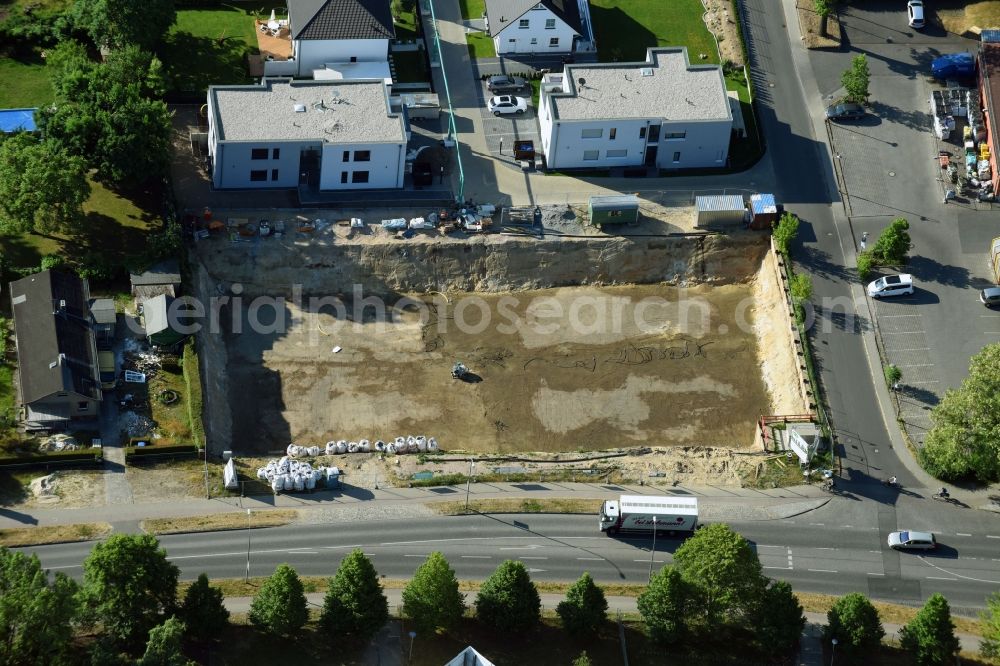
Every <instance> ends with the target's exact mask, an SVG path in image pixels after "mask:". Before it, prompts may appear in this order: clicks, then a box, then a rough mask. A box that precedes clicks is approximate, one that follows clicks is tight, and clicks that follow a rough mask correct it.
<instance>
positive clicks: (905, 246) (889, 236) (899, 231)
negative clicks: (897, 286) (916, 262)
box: [872, 217, 913, 264]
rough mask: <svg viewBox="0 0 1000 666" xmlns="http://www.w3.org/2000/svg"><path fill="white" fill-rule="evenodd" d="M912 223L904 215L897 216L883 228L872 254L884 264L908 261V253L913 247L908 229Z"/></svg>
mask: <svg viewBox="0 0 1000 666" xmlns="http://www.w3.org/2000/svg"><path fill="white" fill-rule="evenodd" d="M909 228H910V223H909V222H907V221H906V218H904V217H897V218H896V219H895V220H893V221H892V224H890V225H889V226H888V227H886V228H885V229H883V230H882V233H881V234H879V237H878V240H877V241H875V247H874V248H872V256H873V257H874V258H875V260H876V261H878V262H879V263H882V264H901V263H903V262H904V261H906V253H907V252H909V251H910V248H911V247H913V242H912V241H911V240H910V234H909V231H908V229H909Z"/></svg>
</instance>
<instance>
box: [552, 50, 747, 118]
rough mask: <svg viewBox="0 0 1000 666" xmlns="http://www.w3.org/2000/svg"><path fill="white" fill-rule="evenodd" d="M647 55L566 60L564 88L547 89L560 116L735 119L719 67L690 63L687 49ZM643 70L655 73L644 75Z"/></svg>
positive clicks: (556, 112) (650, 52)
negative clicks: (578, 61)
mask: <svg viewBox="0 0 1000 666" xmlns="http://www.w3.org/2000/svg"><path fill="white" fill-rule="evenodd" d="M646 58H647V61H646V62H632V63H608V64H604V65H599V64H595V65H586V64H580V65H567V66H566V69H565V72H566V74H565V75H564V79H568V80H567V81H566V83H565V84H564V86H565V87H564V92H563V93H547V94H549V95H551V97H550V99H551V101H552V108H553V110H554V111H555V114H556V117H558V118H559V119H561V120H586V119H601V118H664V119H666V120H724V119H726V118H732V111H731V109H730V107H729V99H728V98H727V97H726V83H725V81H724V79H723V77H722V68H721V67H719V66H718V65H691V64H690V63H689V62H688V55H687V49H686V48H659V49H649V51H648V52H647V56H646ZM642 70H646V71H647V72H649V71H651V72H652V75H651V76H644V75H643V73H642ZM580 79H583V80H584V81H585V83H584V84H583V85H581V84H580V83H579V81H580Z"/></svg>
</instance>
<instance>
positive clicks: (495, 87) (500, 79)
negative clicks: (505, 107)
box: [486, 74, 528, 93]
mask: <svg viewBox="0 0 1000 666" xmlns="http://www.w3.org/2000/svg"><path fill="white" fill-rule="evenodd" d="M527 87H528V82H527V81H525V80H524V79H522V78H521V77H519V76H506V75H504V74H500V75H498V76H491V77H490V78H488V79H487V80H486V89H487V90H489V91H490V92H491V93H514V92H520V91H522V90H524V89H525V88H527Z"/></svg>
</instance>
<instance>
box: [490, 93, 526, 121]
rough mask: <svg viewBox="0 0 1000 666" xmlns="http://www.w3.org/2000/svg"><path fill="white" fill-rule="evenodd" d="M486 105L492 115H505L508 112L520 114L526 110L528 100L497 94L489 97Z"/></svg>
mask: <svg viewBox="0 0 1000 666" xmlns="http://www.w3.org/2000/svg"><path fill="white" fill-rule="evenodd" d="M486 107H487V108H488V109H489V110H490V112H491V113H492V114H493V115H494V116H505V115H507V114H510V113H516V114H517V115H521V114H522V113H524V112H525V111H527V110H528V100H526V99H524V98H523V97H514V96H513V95H497V96H496V97H491V98H490V101H489V102H487V103H486Z"/></svg>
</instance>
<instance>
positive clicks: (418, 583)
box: [403, 552, 465, 632]
mask: <svg viewBox="0 0 1000 666" xmlns="http://www.w3.org/2000/svg"><path fill="white" fill-rule="evenodd" d="M464 612H465V597H464V595H462V593H461V592H459V591H458V579H457V578H455V571H454V570H453V569H452V568H451V567H450V566H449V565H448V560H446V559H445V558H444V555H442V554H441V553H439V552H433V553H431V554H430V555H428V556H427V559H426V560H425V561H424V563H423V564H421V565H420V566H419V567H417V570H416V571H415V572H414V573H413V578H411V579H410V582H409V583H407V585H406V587H405V588H404V589H403V613H404V614H405V615H406V616H407V617H409V618H410V619H411V620H412V621H413V624H414V625H415V626H416V627H417V630H418V631H421V632H428V631H437V630H438V629H450V628H452V627H454V626H455V625H456V624H457V623H458V621H459V620H460V619H461V618H462V614H463V613H464Z"/></svg>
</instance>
